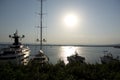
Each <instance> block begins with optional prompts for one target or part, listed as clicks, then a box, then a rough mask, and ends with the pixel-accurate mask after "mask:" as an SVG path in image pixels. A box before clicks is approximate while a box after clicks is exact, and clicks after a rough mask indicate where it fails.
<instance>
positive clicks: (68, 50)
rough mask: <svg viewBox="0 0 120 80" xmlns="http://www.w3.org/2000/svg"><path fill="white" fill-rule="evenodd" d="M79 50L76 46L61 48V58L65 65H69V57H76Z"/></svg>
mask: <svg viewBox="0 0 120 80" xmlns="http://www.w3.org/2000/svg"><path fill="white" fill-rule="evenodd" d="M77 49H78V47H74V46H62V47H61V48H60V51H61V53H60V58H61V59H62V60H64V62H65V64H67V63H68V61H67V57H68V56H71V55H74V54H75V52H78V51H77Z"/></svg>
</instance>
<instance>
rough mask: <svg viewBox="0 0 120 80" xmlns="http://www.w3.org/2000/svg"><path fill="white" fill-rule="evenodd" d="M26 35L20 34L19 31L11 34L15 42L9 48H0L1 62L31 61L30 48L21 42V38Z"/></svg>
mask: <svg viewBox="0 0 120 80" xmlns="http://www.w3.org/2000/svg"><path fill="white" fill-rule="evenodd" d="M24 37H25V36H24V35H22V37H21V36H19V35H18V31H17V30H16V32H15V33H14V34H13V35H9V38H13V39H14V43H13V44H12V45H10V46H9V47H7V48H2V49H1V50H0V62H2V63H5V62H11V63H15V64H27V63H28V61H29V54H30V49H29V48H28V47H27V46H24V45H23V44H21V43H20V42H19V39H22V38H24Z"/></svg>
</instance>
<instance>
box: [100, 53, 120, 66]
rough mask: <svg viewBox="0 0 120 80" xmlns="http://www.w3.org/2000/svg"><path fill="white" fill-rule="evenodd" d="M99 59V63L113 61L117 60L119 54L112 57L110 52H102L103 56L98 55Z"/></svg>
mask: <svg viewBox="0 0 120 80" xmlns="http://www.w3.org/2000/svg"><path fill="white" fill-rule="evenodd" d="M100 59H101V63H103V64H106V63H110V62H114V61H119V56H117V57H116V58H114V57H113V55H112V54H111V53H107V54H104V56H103V57H100Z"/></svg>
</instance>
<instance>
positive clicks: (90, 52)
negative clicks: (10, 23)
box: [0, 45, 120, 64]
mask: <svg viewBox="0 0 120 80" xmlns="http://www.w3.org/2000/svg"><path fill="white" fill-rule="evenodd" d="M3 47H6V46H3V45H0V48H3ZM29 48H30V49H31V55H32V56H33V55H35V54H37V53H38V51H39V46H33V45H29ZM43 50H44V53H45V54H46V55H47V56H48V57H49V59H50V63H53V64H55V63H57V61H58V60H59V59H62V60H64V62H65V63H68V61H67V56H70V55H73V54H75V51H76V52H77V53H78V54H79V55H80V56H83V57H85V59H86V62H88V63H96V62H98V63H100V57H101V56H103V55H104V52H103V51H109V52H110V53H112V54H113V56H114V57H116V56H120V49H119V48H113V47H81V46H44V47H43Z"/></svg>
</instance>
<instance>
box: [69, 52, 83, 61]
mask: <svg viewBox="0 0 120 80" xmlns="http://www.w3.org/2000/svg"><path fill="white" fill-rule="evenodd" d="M67 60H68V62H69V63H73V62H79V63H85V57H82V56H79V55H78V53H77V52H75V55H72V56H69V57H67Z"/></svg>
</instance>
